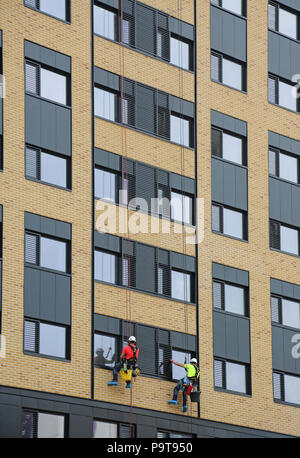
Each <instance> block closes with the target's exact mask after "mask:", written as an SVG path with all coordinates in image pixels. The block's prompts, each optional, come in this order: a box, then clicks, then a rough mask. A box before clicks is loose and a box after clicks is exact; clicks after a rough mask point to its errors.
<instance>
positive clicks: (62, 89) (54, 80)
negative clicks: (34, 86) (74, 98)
mask: <svg viewBox="0 0 300 458" xmlns="http://www.w3.org/2000/svg"><path fill="white" fill-rule="evenodd" d="M41 96H42V97H44V98H45V99H49V100H52V101H53V102H58V103H61V104H63V105H66V104H67V78H66V77H65V76H63V75H59V74H58V73H55V72H52V71H50V70H46V69H45V68H41Z"/></svg>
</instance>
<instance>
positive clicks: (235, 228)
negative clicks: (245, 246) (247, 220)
mask: <svg viewBox="0 0 300 458" xmlns="http://www.w3.org/2000/svg"><path fill="white" fill-rule="evenodd" d="M223 218H224V231H223V232H224V234H227V235H231V236H232V237H237V238H239V239H242V238H243V215H242V213H240V212H236V211H234V210H229V209H228V208H224V210H223Z"/></svg>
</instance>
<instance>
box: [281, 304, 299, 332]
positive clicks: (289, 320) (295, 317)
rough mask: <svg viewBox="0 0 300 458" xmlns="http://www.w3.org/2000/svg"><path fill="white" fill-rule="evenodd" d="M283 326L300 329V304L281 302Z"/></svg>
mask: <svg viewBox="0 0 300 458" xmlns="http://www.w3.org/2000/svg"><path fill="white" fill-rule="evenodd" d="M281 308H282V324H284V325H285V326H291V327H292V328H298V329H300V304H299V302H295V301H290V300H287V299H282V300H281Z"/></svg>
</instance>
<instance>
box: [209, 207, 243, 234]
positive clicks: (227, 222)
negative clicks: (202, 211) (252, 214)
mask: <svg viewBox="0 0 300 458" xmlns="http://www.w3.org/2000/svg"><path fill="white" fill-rule="evenodd" d="M212 230H213V232H219V233H221V234H224V235H229V236H231V237H235V238H238V239H241V240H247V238H248V236H247V215H246V213H244V212H241V211H237V210H232V209H230V208H226V207H224V206H221V205H216V204H214V203H213V205H212Z"/></svg>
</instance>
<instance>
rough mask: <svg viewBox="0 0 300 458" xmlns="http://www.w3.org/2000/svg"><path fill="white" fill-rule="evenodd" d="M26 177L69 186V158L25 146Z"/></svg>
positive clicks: (68, 187) (65, 186)
mask: <svg viewBox="0 0 300 458" xmlns="http://www.w3.org/2000/svg"><path fill="white" fill-rule="evenodd" d="M25 162H26V167H25V174H26V178H33V179H35V180H38V181H42V182H44V183H49V184H52V185H54V186H59V187H62V188H65V189H70V188H71V179H70V178H71V177H70V175H71V170H70V160H69V159H68V158H65V157H62V156H59V155H57V154H53V153H50V152H45V151H41V150H40V149H38V148H34V147H31V146H26V159H25Z"/></svg>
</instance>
